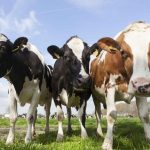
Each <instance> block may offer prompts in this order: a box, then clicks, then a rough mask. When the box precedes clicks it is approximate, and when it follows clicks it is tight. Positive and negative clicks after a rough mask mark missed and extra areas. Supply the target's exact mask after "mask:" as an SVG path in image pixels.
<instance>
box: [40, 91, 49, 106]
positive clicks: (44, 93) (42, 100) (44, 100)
mask: <svg viewBox="0 0 150 150" xmlns="http://www.w3.org/2000/svg"><path fill="white" fill-rule="evenodd" d="M48 101H49V102H50V101H51V93H50V92H49V91H48V89H42V91H41V96H40V101H39V104H40V105H41V106H43V105H44V104H46V103H48Z"/></svg>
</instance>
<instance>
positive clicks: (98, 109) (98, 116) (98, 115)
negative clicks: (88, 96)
mask: <svg viewBox="0 0 150 150" xmlns="http://www.w3.org/2000/svg"><path fill="white" fill-rule="evenodd" d="M93 101H94V105H95V116H96V121H97V134H98V135H99V136H101V137H103V136H104V135H103V132H102V127H101V105H100V102H99V101H98V100H96V99H95V98H94V97H93Z"/></svg>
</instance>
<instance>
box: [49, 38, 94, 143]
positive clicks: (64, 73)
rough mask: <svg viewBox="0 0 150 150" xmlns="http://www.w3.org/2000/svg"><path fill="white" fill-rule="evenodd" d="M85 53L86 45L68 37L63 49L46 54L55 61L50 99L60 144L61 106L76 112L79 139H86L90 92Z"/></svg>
mask: <svg viewBox="0 0 150 150" xmlns="http://www.w3.org/2000/svg"><path fill="white" fill-rule="evenodd" d="M88 49H89V47H88V45H87V44H86V43H85V42H83V41H82V40H81V39H80V38H79V37H77V36H73V37H71V38H70V39H69V40H68V41H67V42H66V43H65V44H64V45H63V47H62V48H59V47H57V46H54V45H52V46H49V47H48V52H49V53H50V54H51V55H52V56H53V58H54V59H57V61H56V62H55V64H54V68H53V73H52V95H53V99H54V102H55V105H56V107H57V119H58V134H57V141H61V140H63V136H64V135H63V129H62V121H63V119H64V114H63V111H62V106H61V105H62V104H63V105H66V106H67V107H76V108H77V109H78V117H79V122H80V125H81V137H82V138H86V137H87V132H86V129H85V111H86V104H87V100H88V99H89V97H90V94H91V92H90V78H89V75H88V73H89V70H88V67H86V66H85V65H84V64H85V63H84V61H85V60H84V55H85V53H87V51H88Z"/></svg>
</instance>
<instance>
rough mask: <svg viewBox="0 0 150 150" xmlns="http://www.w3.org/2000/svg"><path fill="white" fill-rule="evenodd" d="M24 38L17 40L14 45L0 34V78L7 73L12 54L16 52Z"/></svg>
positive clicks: (11, 61) (9, 68)
mask: <svg viewBox="0 0 150 150" xmlns="http://www.w3.org/2000/svg"><path fill="white" fill-rule="evenodd" d="M24 39H25V38H18V39H17V40H16V41H15V42H14V44H13V43H12V42H11V41H10V40H9V39H8V38H7V37H6V36H5V35H3V34H0V77H3V76H5V75H7V74H8V73H9V71H10V70H11V67H12V64H13V58H12V54H13V53H15V52H17V51H18V50H19V48H20V47H21V45H22V41H24Z"/></svg>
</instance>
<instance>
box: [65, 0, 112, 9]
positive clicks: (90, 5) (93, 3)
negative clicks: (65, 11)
mask: <svg viewBox="0 0 150 150" xmlns="http://www.w3.org/2000/svg"><path fill="white" fill-rule="evenodd" d="M66 1H68V2H69V3H72V4H73V5H76V6H78V7H82V8H86V9H94V8H98V7H101V6H103V5H104V4H107V3H109V2H110V1H111V0H66Z"/></svg>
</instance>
